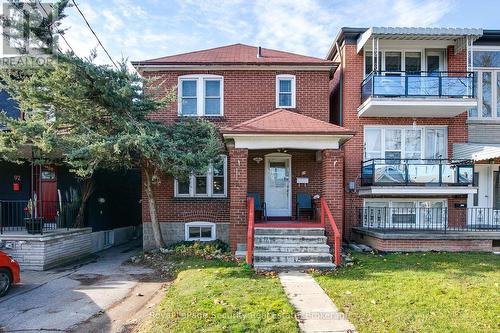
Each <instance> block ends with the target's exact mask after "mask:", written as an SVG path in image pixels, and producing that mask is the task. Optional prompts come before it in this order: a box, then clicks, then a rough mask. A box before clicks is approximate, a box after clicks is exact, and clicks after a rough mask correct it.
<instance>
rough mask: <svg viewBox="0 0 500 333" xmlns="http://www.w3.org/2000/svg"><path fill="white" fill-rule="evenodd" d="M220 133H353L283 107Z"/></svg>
mask: <svg viewBox="0 0 500 333" xmlns="http://www.w3.org/2000/svg"><path fill="white" fill-rule="evenodd" d="M222 133H224V134H316V135H354V132H353V131H351V130H349V129H347V128H344V127H340V126H337V125H334V124H330V123H327V122H326V121H322V120H318V119H314V118H311V117H308V116H304V115H302V114H299V113H296V112H293V111H288V110H283V109H276V110H274V111H273V112H269V113H266V114H264V115H262V116H259V117H256V118H253V119H250V120H247V121H245V122H243V123H241V124H238V125H234V126H230V127H226V128H223V129H222Z"/></svg>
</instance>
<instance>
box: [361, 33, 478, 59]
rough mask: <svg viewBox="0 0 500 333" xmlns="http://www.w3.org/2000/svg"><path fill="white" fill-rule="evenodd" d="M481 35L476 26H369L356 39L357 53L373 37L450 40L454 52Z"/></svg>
mask: <svg viewBox="0 0 500 333" xmlns="http://www.w3.org/2000/svg"><path fill="white" fill-rule="evenodd" d="M482 35H483V29H476V28H398V27H371V28H369V29H368V30H366V31H365V32H364V33H363V34H361V36H360V37H359V38H358V41H357V51H358V53H359V52H360V51H361V50H362V49H363V46H365V44H366V43H367V42H368V41H370V40H371V39H373V38H383V39H398V40H402V39H412V40H414V39H424V40H425V39H432V40H452V41H454V42H455V46H456V47H455V52H460V51H461V50H462V49H464V48H465V47H466V41H465V40H466V39H468V40H469V41H475V40H476V39H478V38H479V37H481V36H482Z"/></svg>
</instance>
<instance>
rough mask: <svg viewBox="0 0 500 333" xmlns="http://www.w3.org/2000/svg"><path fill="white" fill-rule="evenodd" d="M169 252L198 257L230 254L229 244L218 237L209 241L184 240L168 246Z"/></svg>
mask: <svg viewBox="0 0 500 333" xmlns="http://www.w3.org/2000/svg"><path fill="white" fill-rule="evenodd" d="M167 250H168V252H170V253H175V254H182V255H191V256H198V257H213V256H222V255H227V254H229V244H227V243H225V242H223V241H221V240H219V239H216V240H214V241H209V242H200V241H182V242H178V243H174V244H172V245H170V246H168V247H167Z"/></svg>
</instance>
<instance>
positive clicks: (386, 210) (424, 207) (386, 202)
mask: <svg viewBox="0 0 500 333" xmlns="http://www.w3.org/2000/svg"><path fill="white" fill-rule="evenodd" d="M447 206H448V202H447V200H446V199H421V198H391V199H385V198H378V199H365V200H364V201H363V225H364V226H367V227H368V226H370V227H380V228H384V227H398V228H410V229H411V228H422V227H431V228H440V227H444V226H445V223H446V217H447Z"/></svg>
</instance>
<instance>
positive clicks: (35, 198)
mask: <svg viewBox="0 0 500 333" xmlns="http://www.w3.org/2000/svg"><path fill="white" fill-rule="evenodd" d="M0 110H1V111H4V112H6V113H7V114H8V115H9V116H11V117H15V118H22V117H23V115H22V113H21V112H20V111H19V109H18V107H17V103H16V102H15V101H14V100H13V99H11V98H10V97H9V95H8V94H7V93H6V92H4V91H1V92H0ZM1 130H8V128H5V127H3V128H2V129H1ZM19 154H24V156H28V157H30V158H29V159H28V160H30V162H29V163H28V162H27V163H23V164H15V163H10V162H5V161H0V250H2V251H4V252H6V253H7V254H9V255H10V256H12V257H13V258H15V259H16V260H17V261H18V262H19V263H20V265H21V268H23V269H33V270H44V269H48V268H51V267H54V266H58V265H61V264H64V263H67V262H69V261H73V260H75V259H78V258H82V257H85V256H88V255H90V254H91V253H94V252H97V251H99V250H102V249H104V248H107V247H109V246H113V245H117V244H121V243H124V242H127V241H129V240H130V239H131V238H133V237H136V236H138V235H140V216H141V213H140V175H139V173H138V172H137V171H123V172H111V171H98V172H97V173H96V174H95V176H94V179H95V189H94V192H93V194H92V195H91V196H90V198H89V199H88V201H87V204H86V210H85V212H86V214H85V215H84V219H83V221H82V222H83V223H81V224H80V225H77V223H76V221H77V215H78V211H79V207H80V202H81V182H80V181H79V180H78V178H77V177H76V176H75V175H74V174H72V173H71V172H70V171H69V170H68V168H67V167H66V166H64V165H42V164H41V163H38V161H37V156H36V153H35V152H34V151H32V149H31V148H30V147H25V149H23V151H20V152H19Z"/></svg>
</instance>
